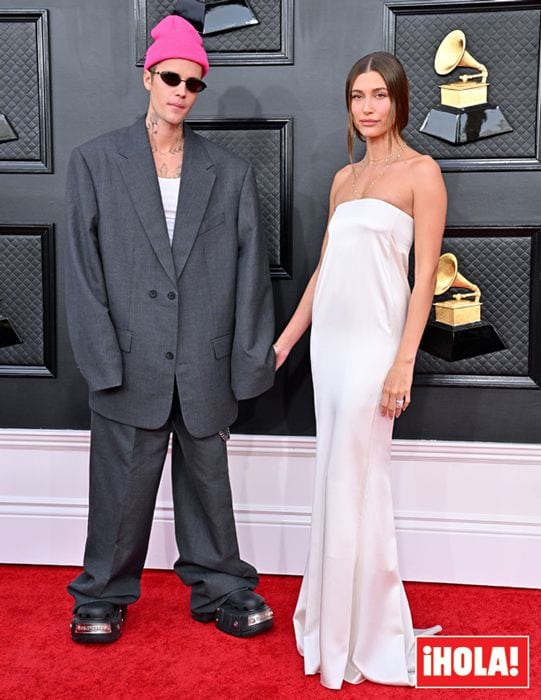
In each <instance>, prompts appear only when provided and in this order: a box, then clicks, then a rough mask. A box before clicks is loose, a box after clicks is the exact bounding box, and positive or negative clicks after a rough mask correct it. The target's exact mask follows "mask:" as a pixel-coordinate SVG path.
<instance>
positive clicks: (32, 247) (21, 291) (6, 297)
mask: <svg viewBox="0 0 541 700" xmlns="http://www.w3.org/2000/svg"><path fill="white" fill-rule="evenodd" d="M51 235H52V234H51V231H50V230H49V228H48V227H23V226H21V227H12V226H6V227H0V313H1V314H2V315H4V316H7V317H8V318H9V320H10V321H11V322H12V324H13V326H14V328H15V330H16V332H17V334H18V335H19V337H20V338H21V340H22V343H20V344H18V345H11V346H8V347H4V348H0V374H6V373H8V374H10V373H12V371H13V370H18V372H17V373H19V374H24V373H25V372H24V369H25V368H27V369H38V370H39V369H41V370H43V372H41V373H44V374H49V372H48V371H47V370H48V369H51V368H50V366H49V365H50V364H51V362H52V358H51V347H52V344H53V342H54V333H55V328H54V316H55V314H54V309H53V308H51V307H52V297H51V295H50V290H51V289H53V288H54V270H53V263H52V259H51V256H50V251H51V244H50V236H51ZM30 373H33V372H30Z"/></svg>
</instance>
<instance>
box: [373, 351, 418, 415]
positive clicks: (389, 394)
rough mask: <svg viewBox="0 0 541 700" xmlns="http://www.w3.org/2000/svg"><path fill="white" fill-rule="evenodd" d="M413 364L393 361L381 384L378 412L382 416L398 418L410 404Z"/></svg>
mask: <svg viewBox="0 0 541 700" xmlns="http://www.w3.org/2000/svg"><path fill="white" fill-rule="evenodd" d="M412 381H413V362H409V361H405V360H395V361H394V363H393V365H392V367H391V369H390V370H389V371H388V373H387V376H386V377H385V382H384V384H383V392H382V395H381V406H380V411H381V415H382V416H385V415H386V416H388V417H389V418H395V417H396V418H398V417H399V416H400V414H401V413H402V411H405V410H406V408H407V407H408V406H409V405H410V402H411V383H412Z"/></svg>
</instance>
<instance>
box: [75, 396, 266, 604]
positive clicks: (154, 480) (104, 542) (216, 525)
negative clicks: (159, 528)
mask: <svg viewBox="0 0 541 700" xmlns="http://www.w3.org/2000/svg"><path fill="white" fill-rule="evenodd" d="M171 432H172V433H173V456H172V480H173V504H174V514H175V535H176V540H177V546H178V549H179V558H178V560H177V562H176V563H175V571H176V573H177V574H178V575H179V577H180V578H181V579H182V581H183V582H184V583H185V584H186V585H188V586H191V589H192V590H191V601H190V605H191V608H192V610H195V611H197V612H211V611H214V610H215V609H216V608H217V607H218V606H219V605H220V604H221V603H222V602H223V601H224V600H225V598H227V596H228V595H229V594H230V593H231V592H232V591H234V590H238V589H240V588H249V589H254V588H255V587H256V585H257V582H258V576H257V572H256V570H255V569H254V567H253V566H251V565H250V564H248V563H246V562H244V561H242V560H241V559H240V557H239V550H238V544H237V535H236V531H235V522H234V519H233V506H232V499H231V487H230V483H229V473H228V466H227V451H226V444H225V442H224V440H223V439H222V438H221V437H220V436H219V435H211V436H210V437H205V438H195V437H193V436H192V435H190V433H188V431H187V430H186V427H185V425H184V421H183V419H182V414H181V411H180V407H179V401H178V395H177V391H176V390H175V396H174V399H173V406H172V409H171V414H170V417H169V419H168V421H167V422H166V424H165V425H164V426H162V427H161V428H159V429H157V430H145V429H142V428H135V427H133V426H130V425H124V424H122V423H117V422H115V421H112V420H110V419H108V418H105V417H103V416H101V415H99V414H98V413H95V412H93V413H92V426H91V449H90V494H89V517H88V534H87V542H86V548H85V556H84V571H83V573H81V574H80V575H79V576H78V577H77V578H76V579H75V580H74V581H72V583H71V584H70V585H69V586H68V590H69V592H70V593H71V595H72V596H73V597H74V599H75V607H77V606H78V605H81V604H83V603H90V602H94V601H96V600H103V601H109V602H111V603H116V604H122V605H125V604H130V603H133V602H135V601H136V600H137V599H138V597H139V595H140V578H141V573H142V570H143V566H144V562H145V558H146V554H147V550H148V541H149V537H150V529H151V526H152V518H153V513H154V506H155V502H156V494H157V491H158V486H159V483H160V477H161V474H162V469H163V464H164V461H165V457H166V454H167V446H168V442H169V435H170V434H171Z"/></svg>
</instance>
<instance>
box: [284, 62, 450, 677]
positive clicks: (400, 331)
mask: <svg viewBox="0 0 541 700" xmlns="http://www.w3.org/2000/svg"><path fill="white" fill-rule="evenodd" d="M346 102H347V106H348V113H349V130H348V146H349V154H350V161H351V162H350V163H349V164H348V165H346V167H344V168H343V169H342V170H340V171H339V172H338V173H337V174H336V176H335V178H334V182H333V185H332V188H331V195H330V207H329V222H328V229H327V232H326V233H325V237H324V240H323V246H322V252H321V258H320V261H319V264H318V266H317V268H316V270H315V272H314V274H313V275H312V277H311V279H310V282H309V283H308V286H307V287H306V291H305V292H304V295H303V297H302V299H301V301H300V303H299V306H298V307H297V310H296V311H295V313H294V315H293V317H292V318H291V321H290V322H289V324H288V325H287V327H286V328H285V330H284V331H283V333H282V334H281V335H280V337H279V338H278V340H277V341H276V343H275V346H274V347H275V351H276V355H277V368H278V367H279V366H280V365H281V364H282V363H283V362H284V361H285V359H286V357H287V355H288V354H289V352H290V350H291V348H292V347H293V346H294V345H295V343H296V342H297V341H298V339H299V338H300V337H301V335H302V334H303V333H304V331H305V330H306V329H307V328H308V326H309V325H310V323H312V338H311V361H312V371H313V379H314V393H315V403H316V420H317V435H318V438H317V467H316V485H315V495H314V506H313V512H312V531H311V542H310V553H309V560H308V564H307V568H306V572H305V576H304V579H303V582H302V587H301V591H300V595H299V600H298V603H297V608H296V611H295V616H294V626H295V634H296V638H297V646H298V649H299V652H300V653H301V654H302V655H303V656H304V667H305V673H307V674H313V673H318V672H319V673H320V674H321V683H322V684H323V685H324V686H326V687H328V688H340V687H341V685H342V682H343V681H344V680H346V681H348V682H350V683H360V682H361V681H362V680H364V679H368V680H371V681H374V682H377V683H387V684H391V685H413V684H414V678H415V664H414V646H415V645H414V630H413V625H412V621H411V614H410V610H409V605H408V601H407V598H406V595H405V592H404V588H403V585H402V582H401V580H400V576H399V572H398V560H397V550H396V537H395V530H394V521H393V508H392V501H391V486H390V447H391V434H392V428H393V420H394V418H398V417H399V416H400V414H401V413H402V412H403V411H405V410H406V409H407V408H408V406H409V405H410V390H411V383H412V378H413V366H414V362H415V355H416V352H417V349H418V346H419V342H420V340H421V335H422V333H423V329H424V327H425V324H426V321H427V317H428V314H429V310H430V306H431V302H432V297H433V293H434V285H435V279H436V270H437V265H438V259H439V254H440V247H441V239H442V235H443V229H444V224H445V214H446V192H445V186H444V183H443V179H442V176H441V173H440V170H439V168H438V166H437V164H436V163H435V162H434V161H433V160H432V158H430V157H428V156H425V155H421V154H419V153H417V152H416V151H414V150H413V149H412V148H410V147H409V146H408V145H407V144H406V143H405V141H404V140H403V138H402V136H401V132H402V130H403V129H404V127H405V126H406V124H407V121H408V82H407V78H406V75H405V73H404V69H403V67H402V65H401V64H400V62H399V61H398V60H397V59H396V58H395V57H394V56H392V55H391V54H388V53H382V52H378V53H372V54H369V55H368V56H365V57H364V58H361V59H360V60H359V61H357V63H356V64H355V65H354V66H353V68H352V69H351V71H350V73H349V76H348V78H347V82H346ZM355 136H357V137H359V138H361V139H362V140H364V141H366V155H365V156H364V158H363V159H362V160H361V161H360V162H358V163H354V162H353V157H352V153H353V139H354V137H355ZM414 232H415V284H414V287H413V290H412V292H411V294H410V289H409V285H408V276H407V268H408V254H409V250H410V247H411V245H412V242H413V239H414ZM440 629H441V628H440V627H435V628H431V629H430V630H423V631H420V630H416V631H415V634H418V633H424V634H431V633H435V632H437V631H440Z"/></svg>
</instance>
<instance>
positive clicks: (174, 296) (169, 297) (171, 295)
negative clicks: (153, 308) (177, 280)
mask: <svg viewBox="0 0 541 700" xmlns="http://www.w3.org/2000/svg"><path fill="white" fill-rule="evenodd" d="M167 298H168V299H171V301H172V300H173V299H176V298H177V295H176V294H175V292H168V293H167Z"/></svg>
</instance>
